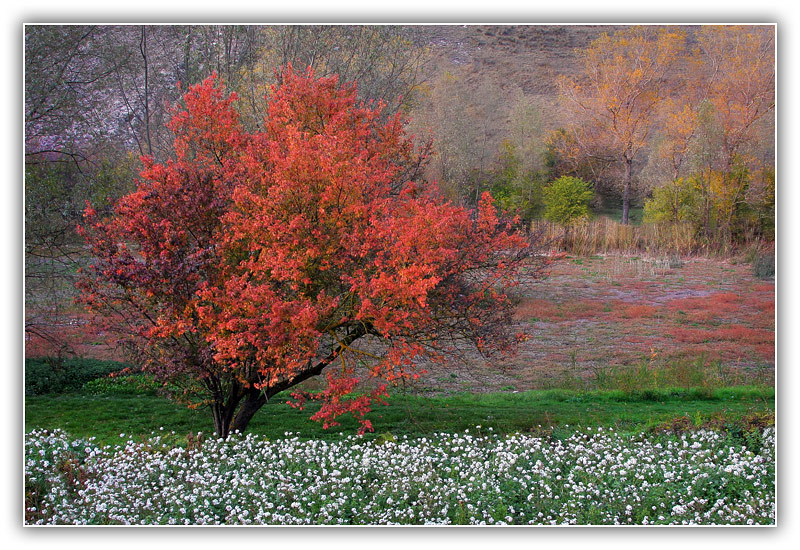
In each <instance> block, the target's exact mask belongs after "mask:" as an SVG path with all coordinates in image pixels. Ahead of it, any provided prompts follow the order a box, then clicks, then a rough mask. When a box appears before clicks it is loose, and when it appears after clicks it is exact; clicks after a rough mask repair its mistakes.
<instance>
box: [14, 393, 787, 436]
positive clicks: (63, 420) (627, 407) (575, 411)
mask: <svg viewBox="0 0 800 550" xmlns="http://www.w3.org/2000/svg"><path fill="white" fill-rule="evenodd" d="M286 398H287V396H282V395H279V396H277V397H276V398H275V399H273V400H272V401H271V402H270V403H268V404H267V405H266V406H265V407H264V408H263V409H262V410H261V411H259V412H258V414H257V415H256V416H255V417H254V419H253V421H252V422H251V425H250V430H249V431H251V432H253V433H255V434H259V435H262V436H266V437H268V438H270V439H276V438H280V437H283V435H284V432H287V431H289V432H294V433H296V434H297V435H299V436H300V437H302V438H337V437H339V432H344V433H345V434H352V433H355V431H356V430H357V424H356V422H355V421H354V420H352V419H350V418H344V419H342V425H341V426H340V427H335V428H332V429H329V430H323V429H322V426H321V425H320V424H319V423H317V422H313V421H311V420H309V417H310V416H311V415H312V414H313V412H314V408H313V407H312V406H309V407H307V408H306V410H304V411H299V410H296V409H293V408H291V407H289V406H288V405H286V404H285V401H286ZM774 398H775V392H774V389H773V388H769V387H755V386H742V387H733V388H721V389H715V390H705V389H666V390H644V391H633V392H623V391H619V390H604V391H589V392H578V391H569V390H538V391H530V392H521V393H494V394H456V395H450V396H443V397H434V396H417V395H393V396H392V397H391V398H390V399H389V405H388V406H381V405H377V406H376V407H375V409H374V411H373V412H372V413H371V414H370V417H369V418H371V420H372V423H373V426H374V428H375V432H374V434H373V435H374V436H378V435H380V434H385V433H391V434H393V435H395V436H396V435H409V436H421V435H426V434H430V433H433V432H463V431H464V430H466V429H469V430H472V431H474V430H475V429H476V426H481V429H482V430H485V429H488V428H489V427H491V428H492V429H493V430H494V431H495V432H500V433H513V432H540V431H541V432H545V431H548V430H550V431H554V432H558V431H559V430H562V429H563V430H566V429H569V430H572V429H574V428H578V427H588V426H593V427H594V426H604V427H612V428H614V429H615V430H618V431H625V432H635V431H641V430H648V429H651V428H653V427H654V426H657V425H660V424H668V423H670V422H672V421H674V420H675V419H676V418H678V417H680V418H684V419H691V422H692V423H694V424H695V425H700V424H701V423H702V422H703V421H704V420H707V419H711V418H716V419H717V420H718V421H719V420H721V421H723V422H725V421H730V422H734V421H736V420H737V419H740V418H742V417H746V416H748V415H753V414H763V413H769V412H772V411H774V408H775V404H774ZM34 428H46V429H54V428H61V429H63V430H65V431H67V432H68V433H70V434H71V435H73V436H75V437H92V436H94V437H96V438H97V441H98V442H100V443H103V444H116V443H119V442H120V434H125V436H124V438H126V439H127V438H129V437H131V436H134V437H145V436H147V435H149V434H150V433H151V432H158V431H159V430H160V429H161V428H163V429H164V430H165V431H167V432H172V431H174V432H175V434H176V436H178V437H183V436H185V435H187V434H188V433H189V432H198V431H201V432H204V433H211V432H212V431H213V430H212V423H211V417H210V415H209V413H208V411H207V410H202V409H201V410H189V409H188V408H186V407H185V406H183V405H179V404H177V403H173V402H170V401H168V400H166V399H164V398H161V397H158V396H153V395H114V396H108V395H88V394H85V393H66V394H51V395H42V396H28V397H26V399H25V430H26V431H30V430H32V429H34Z"/></svg>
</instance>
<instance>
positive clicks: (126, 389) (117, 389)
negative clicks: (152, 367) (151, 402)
mask: <svg viewBox="0 0 800 550" xmlns="http://www.w3.org/2000/svg"><path fill="white" fill-rule="evenodd" d="M161 388H162V386H161V384H159V383H158V382H156V381H155V379H154V378H153V377H152V376H150V375H147V374H129V375H124V376H115V377H113V378H112V377H110V376H104V377H103V378H96V379H94V380H90V381H89V382H86V383H85V384H84V385H83V392H84V393H86V394H90V395H156V394H157V393H158V390H159V389H161Z"/></svg>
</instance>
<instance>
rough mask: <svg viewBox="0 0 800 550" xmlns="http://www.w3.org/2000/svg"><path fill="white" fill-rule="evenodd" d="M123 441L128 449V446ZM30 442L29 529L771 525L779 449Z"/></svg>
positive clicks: (580, 442)
mask: <svg viewBox="0 0 800 550" xmlns="http://www.w3.org/2000/svg"><path fill="white" fill-rule="evenodd" d="M123 439H124V438H123ZM169 439H170V438H169V435H168V434H167V435H166V436H162V435H158V434H152V435H151V437H149V438H148V439H147V440H145V441H143V442H134V441H133V440H132V439H129V440H128V441H127V443H125V444H120V445H115V446H99V445H97V444H95V443H93V441H92V440H91V439H90V440H85V439H79V440H73V439H71V438H70V437H69V436H68V435H67V434H66V433H65V432H62V431H58V430H56V431H43V430H37V431H32V432H30V433H28V434H27V435H26V438H25V454H26V461H25V485H26V487H25V490H26V511H25V522H26V524H35V525H63V524H76V525H86V524H88V525H108V524H112V525H176V524H177V525H217V524H225V525H331V524H332V525H337V524H342V525H448V524H450V525H453V524H469V525H574V524H578V525H634V524H635V525H714V524H726V525H727V524H742V525H752V524H766V525H769V524H774V523H775V436H774V430H773V429H772V428H768V429H766V430H764V431H762V432H756V433H755V437H752V438H750V439H748V440H747V445H741V444H738V445H736V444H734V443H733V440H732V439H731V438H730V437H729V436H726V435H724V434H722V433H718V432H713V431H697V432H692V433H685V434H636V435H621V434H616V433H615V432H613V431H611V430H608V429H606V430H603V429H600V428H596V429H594V430H590V429H584V430H581V431H579V432H578V431H576V432H575V433H574V434H573V435H571V436H569V437H564V438H562V439H557V438H553V437H547V436H545V437H533V436H530V435H521V434H515V435H499V434H495V433H493V432H492V431H491V430H486V429H483V430H481V429H480V427H476V429H473V430H472V432H471V433H470V431H469V430H468V431H467V432H464V433H458V434H447V433H437V434H435V435H433V436H430V437H416V438H396V439H394V438H391V437H386V438H377V439H375V438H372V439H367V438H364V437H360V436H342V437H341V438H340V439H336V440H302V439H300V438H299V437H298V436H297V435H295V434H293V433H288V432H287V433H286V434H285V437H284V438H282V439H280V440H275V441H268V440H266V439H261V438H259V437H255V436H235V437H232V438H230V439H229V440H228V441H222V440H213V439H211V440H206V441H203V442H202V444H201V445H197V444H194V445H191V446H190V448H189V449H187V448H184V447H180V446H176V445H175V444H174V443H169V442H168V441H169Z"/></svg>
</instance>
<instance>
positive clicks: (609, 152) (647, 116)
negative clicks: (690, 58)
mask: <svg viewBox="0 0 800 550" xmlns="http://www.w3.org/2000/svg"><path fill="white" fill-rule="evenodd" d="M683 40H684V37H683V35H682V34H681V33H679V32H676V31H672V30H668V29H656V28H653V27H630V28H628V29H625V30H622V31H618V32H616V33H614V34H613V35H608V34H603V35H602V36H600V38H598V39H596V40H594V41H593V42H592V43H591V45H590V46H589V47H588V48H586V49H585V50H583V51H581V52H580V53H579V59H580V63H581V66H582V72H581V74H580V75H579V77H577V78H562V79H560V80H559V87H560V90H561V94H562V96H563V97H564V98H565V99H566V100H567V102H568V104H569V105H570V106H571V107H572V108H573V113H574V118H575V125H574V128H572V131H571V136H570V137H571V139H570V140H569V141H568V142H567V143H569V144H571V147H570V148H569V149H565V150H564V151H561V154H562V155H565V156H568V157H576V156H577V157H581V158H585V159H590V160H594V161H600V162H602V163H606V164H609V165H613V166H619V167H621V168H622V171H623V176H622V181H621V182H620V186H621V188H622V223H624V224H627V223H628V212H629V210H630V199H631V186H632V183H633V169H634V162H635V161H636V160H637V159H638V158H639V156H640V154H641V152H642V151H643V150H644V148H645V147H646V146H647V144H648V139H649V137H650V133H651V130H652V126H653V121H654V118H655V115H656V113H657V107H658V105H659V103H660V102H661V101H663V100H664V98H665V97H668V95H669V87H670V85H671V81H670V76H671V75H670V71H671V69H672V67H673V65H674V63H675V61H676V59H677V55H678V53H679V51H680V49H681V48H682V45H683Z"/></svg>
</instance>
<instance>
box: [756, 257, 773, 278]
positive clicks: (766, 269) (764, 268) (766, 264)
mask: <svg viewBox="0 0 800 550" xmlns="http://www.w3.org/2000/svg"><path fill="white" fill-rule="evenodd" d="M753 275H754V276H755V277H757V278H759V279H771V278H772V277H774V276H775V255H774V254H758V255H757V256H756V259H755V261H754V262H753Z"/></svg>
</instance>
